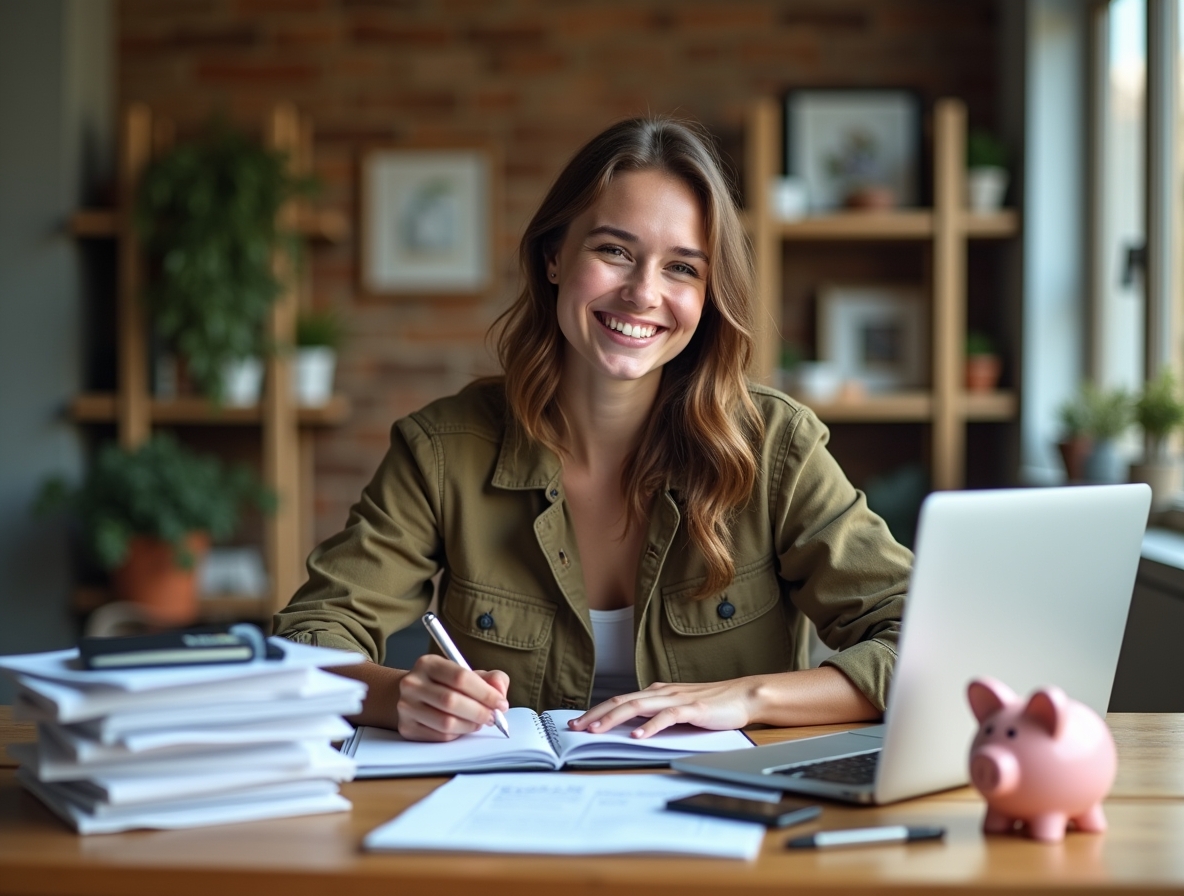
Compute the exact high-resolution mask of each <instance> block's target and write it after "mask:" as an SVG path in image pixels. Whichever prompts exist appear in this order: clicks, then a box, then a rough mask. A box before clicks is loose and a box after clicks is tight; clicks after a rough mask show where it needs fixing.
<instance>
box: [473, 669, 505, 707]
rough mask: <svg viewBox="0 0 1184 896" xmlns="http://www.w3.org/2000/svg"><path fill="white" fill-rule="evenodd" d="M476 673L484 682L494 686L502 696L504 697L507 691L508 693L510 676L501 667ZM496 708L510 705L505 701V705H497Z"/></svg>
mask: <svg viewBox="0 0 1184 896" xmlns="http://www.w3.org/2000/svg"><path fill="white" fill-rule="evenodd" d="M477 674H478V675H480V676H481V677H482V678H483V679H484V680H485V682H486V684H488V685H489V686H490V687H493V688H495V689H496V690H497V692H498V693H499V694H501V695H502V697H505V696H506V695H507V694H508V693H510V676H509V675H507V674H506V673H505V672H503V671H502V670H501V669H495V670H493V671H492V672H478V673H477ZM502 702H503V703H505V702H506V701H505V700H503V701H502ZM497 708H498V709H509V708H510V707H509V704H508V703H506V705H505V706H499V707H497Z"/></svg>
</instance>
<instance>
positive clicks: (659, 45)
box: [119, 0, 997, 539]
mask: <svg viewBox="0 0 1184 896" xmlns="http://www.w3.org/2000/svg"><path fill="white" fill-rule="evenodd" d="M996 30H997V24H996V0H958V2H950V0H802V2H794V0H167V2H161V0H120V13H119V39H120V52H119V62H120V65H119V93H120V98H121V100H123V101H131V100H143V101H146V102H148V103H150V104H151V105H152V106H153V108H154V109H156V110H158V111H159V112H160V113H161V114H164V115H167V116H169V117H171V118H173V119H174V120H175V121H176V122H177V124H178V126H179V128H180V129H181V130H182V131H184V129H186V128H191V127H194V126H196V125H197V124H198V123H200V122H201V121H203V120H204V119H205V118H206V117H207V116H208V115H209V114H210V113H211V112H214V111H219V110H220V111H224V112H227V113H228V114H229V115H230V116H231V117H232V118H233V119H234V120H236V121H238V122H241V123H242V124H244V125H247V124H254V123H256V122H258V121H260V120H261V117H262V116H263V115H264V114H265V112H266V110H267V109H269V108H270V107H271V105H272V104H274V103H275V102H277V101H280V100H293V101H295V102H296V103H297V104H298V105H299V107H300V108H301V109H302V111H304V112H306V113H308V114H309V115H311V117H312V118H313V120H314V122H315V127H316V134H317V141H316V158H315V167H316V172H317V174H318V175H319V177H320V178H321V180H322V181H323V183H324V185H325V190H324V192H323V194H322V202H323V203H324V204H327V205H331V206H334V207H338V208H340V209H342V210H343V211H345V212H347V213H349V214H350V215H351V217H352V216H353V215H354V213H355V208H356V202H357V196H356V187H355V179H356V168H357V160H358V155H359V151H360V149H361V148H362V147H363V146H364V145H366V144H367V143H368V142H371V141H383V140H403V139H414V140H420V141H431V140H434V139H441V140H456V139H462V140H468V139H476V140H482V141H489V142H492V143H493V144H494V145H495V146H497V147H498V148H499V151H500V153H501V154H502V157H503V158H504V160H505V164H504V168H503V171H502V190H501V196H502V202H501V207H500V208H499V209H498V228H499V240H498V257H497V262H498V264H497V270H498V272H499V276H498V278H497V282H496V286H495V287H494V288H493V289H491V290H490V291H489V293H488V294H486V295H483V296H479V297H476V298H473V299H471V300H455V299H454V300H448V301H440V300H437V299H429V298H415V297H408V298H401V299H399V300H392V301H381V302H379V301H375V300H372V299H371V300H361V299H359V298H358V296H357V290H356V285H355V284H356V280H355V266H356V243H355V241H354V240H352V239H351V240H348V241H347V242H346V243H344V244H341V245H337V246H332V247H327V248H318V249H316V250H315V251H314V252H313V253H312V255H311V283H312V303H313V304H314V305H316V306H318V307H332V308H335V309H337V310H338V311H339V312H341V314H342V315H343V317H345V318H346V320H347V324H348V332H349V341H348V343H347V344H346V346H345V348H344V351H343V357H342V360H341V369H340V374H339V386H340V389H341V390H342V391H344V392H346V393H347V394H348V395H349V396H350V397H351V398H352V400H353V402H354V409H355V410H354V414H353V417H352V419H351V420H350V422H349V423H348V424H347V425H345V426H343V427H341V428H339V429H336V430H333V431H330V432H325V433H322V434H320V435H318V437H317V438H318V446H317V500H316V509H317V514H316V536H317V538H318V539H320V538H323V537H325V536H327V535H329V534H330V533H332V532H334V531H336V530H337V529H338V528H339V527H340V525H341V523H342V522H343V520H344V519H345V515H346V512H347V510H348V507H349V504H350V503H351V502H352V501H353V500H354V499H355V497H356V495H357V493H358V490H359V488H360V487H361V486H362V485H363V484H364V483H365V481H366V480H367V478H368V477H369V475H370V474H371V473H372V471H373V469H374V467H375V465H376V464H377V462H378V460H379V459H380V458H381V456H382V453H383V450H384V447H385V445H386V440H387V431H388V429H389V426H390V423H391V422H392V421H393V420H394V419H395V418H396V417H398V416H400V415H402V414H405V413H407V412H408V411H411V410H413V409H414V408H416V407H418V406H420V405H422V404H424V403H425V402H427V401H428V400H430V399H432V398H434V397H436V396H439V395H442V394H447V393H449V392H452V391H455V390H456V389H457V388H459V387H460V386H461V385H463V384H464V383H465V382H467V381H468V379H469V378H470V377H471V376H472V375H473V374H474V373H478V372H488V371H489V370H490V369H491V361H490V359H489V355H488V353H487V351H486V350H485V347H484V344H483V334H484V330H485V328H486V326H487V325H488V323H489V322H491V321H492V320H493V318H494V317H495V316H496V315H497V313H498V312H499V311H500V310H501V309H502V308H504V307H505V305H506V303H507V302H508V301H509V299H510V298H511V297H512V295H513V294H514V292H515V288H516V275H515V265H514V257H513V256H514V247H515V242H516V239H517V235H518V234H519V232H520V230H521V228H522V226H523V225H524V223H525V221H526V220H527V219H528V218H529V216H530V214H531V212H532V211H533V209H534V206H535V204H536V203H537V202H538V201H539V199H541V197H542V194H543V192H544V191H545V190H546V188H547V186H548V185H549V183H550V180H551V179H552V178H553V177H554V175H555V174H556V173H557V171H558V169H559V168H560V167H561V165H562V164H563V162H564V161H565V160H566V158H567V157H568V156H569V155H570V154H571V153H572V152H573V151H574V150H575V149H576V148H577V147H578V146H579V145H580V144H581V143H582V142H583V141H584V140H586V139H587V138H588V137H590V136H591V135H592V134H594V133H596V132H597V131H599V130H600V129H602V128H603V127H604V126H606V125H607V124H609V123H611V122H613V121H615V120H617V119H620V118H622V117H625V116H629V115H634V114H638V113H646V112H663V113H665V112H675V113H678V114H681V115H684V116H688V117H693V118H696V119H698V120H700V121H702V122H703V123H704V124H706V125H707V126H709V127H710V128H711V129H712V130H713V131H714V132H716V133H717V134H719V136H720V139H721V143H722V145H723V146H724V148H725V149H726V150H727V151H729V152H730V153H732V154H733V155H735V156H739V155H740V150H741V147H742V133H741V126H742V121H743V115H744V110H745V106H746V104H747V103H748V102H749V101H750V100H751V99H752V98H753V97H755V96H758V95H762V94H769V95H776V94H780V93H781V92H783V91H785V90H786V89H788V88H790V87H801V86H905V87H910V88H913V89H916V90H917V91H919V92H920V94H921V95H922V97H923V98H925V99H926V100H927V101H931V100H932V99H934V98H936V97H938V96H943V95H957V96H961V97H963V98H964V99H965V100H966V101H967V102H968V104H969V107H970V114H971V119H972V121H981V122H983V123H984V124H988V125H989V124H991V123H993V119H994V113H995V108H994V107H995V91H996V81H997V78H996V65H997V63H996V45H995V42H996Z"/></svg>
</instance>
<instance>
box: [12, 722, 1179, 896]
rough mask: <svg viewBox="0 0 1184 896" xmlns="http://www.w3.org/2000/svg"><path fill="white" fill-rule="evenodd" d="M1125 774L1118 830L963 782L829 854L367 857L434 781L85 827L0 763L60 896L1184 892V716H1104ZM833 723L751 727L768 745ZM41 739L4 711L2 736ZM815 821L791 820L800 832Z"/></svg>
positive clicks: (15, 882) (18, 815) (26, 844)
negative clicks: (251, 810)
mask: <svg viewBox="0 0 1184 896" xmlns="http://www.w3.org/2000/svg"><path fill="white" fill-rule="evenodd" d="M1108 721H1109V722H1110V725H1111V728H1112V730H1113V731H1114V735H1115V740H1116V741H1117V743H1118V752H1119V771H1118V780H1117V781H1116V782H1115V787H1114V791H1113V793H1112V794H1111V796H1110V798H1109V799H1108V800H1107V802H1106V814H1107V817H1108V818H1109V820H1110V831H1109V832H1108V833H1106V834H1104V835H1089V834H1070V835H1069V836H1068V837H1067V838H1066V840H1065V842H1064V843H1062V844H1058V845H1043V844H1038V843H1035V842H1033V841H1030V840H1026V839H1022V838H1018V837H998V836H997V837H984V836H983V835H982V834H981V832H980V830H979V825H980V823H981V821H982V815H983V803H982V801H981V799H980V798H979V797H978V795H977V794H976V793H975V792H974V791H972V790H969V789H965V788H964V789H960V790H952V791H948V792H946V793H942V794H937V795H934V796H930V797H926V798H922V799H916V800H909V801H907V802H903V803H898V804H896V805H893V806H885V807H881V808H848V807H845V806H839V805H836V804H830V803H828V804H826V805H825V808H824V810H823V814H822V818H821V820H820V822H821V825H822V826H824V827H857V826H864V825H877V824H940V825H945V826H946V828H947V829H948V834H947V839H946V841H945V842H944V843H940V844H914V845H911V846H882V847H872V848H865V849H856V850H846V851H843V850H836V851H830V852H795V853H788V852H786V851H785V850H783V849H782V843H783V842H784V840H785V839H786V838H787V836H788V835H787V834H786V833H784V832H782V833H773V834H770V835H769V836H768V837H767V838H766V840H765V844H764V848H763V850H762V852H761V855H760V857H759V858H758V859H757V860H756V861H755V862H751V863H747V862H738V861H726V860H715V859H687V858H670V859H665V858H642V857H607V858H603V857H602V858H552V857H516V856H480V855H471V854H470V855H463V854H457V855H447V856H427V855H404V856H397V855H369V854H363V853H362V852H360V850H359V843H360V842H361V839H362V837H363V835H364V834H365V833H366V832H367V831H369V830H370V829H371V828H373V827H375V826H377V825H378V824H380V823H382V822H384V821H386V820H388V819H389V818H391V817H393V816H394V815H396V814H398V813H399V812H400V811H401V810H402V809H404V808H405V807H406V806H408V805H410V804H411V803H413V802H414V801H416V800H418V799H420V798H421V797H423V796H424V795H425V794H427V793H428V792H430V791H431V790H432V789H433V788H434V787H436V786H437V785H438V784H439V783H440V782H441V780H442V779H440V778H418V779H403V780H386V781H359V782H353V783H351V784H347V785H345V786H344V787H343V790H344V792H345V794H346V796H348V797H349V799H350V800H352V801H353V803H354V809H353V811H352V812H349V813H341V814H337V815H323V816H311V817H307V818H289V819H282V820H277V821H266V822H254V823H249V824H237V825H225V826H220V827H210V828H197V829H194V830H190V831H139V832H134V833H128V834H110V835H102V836H91V837H79V836H76V835H74V834H73V833H71V832H70V831H69V830H68V829H67V828H66V827H65V826H63V825H62V824H61V823H60V822H58V821H57V820H56V818H55V817H54V816H52V815H51V814H50V813H49V812H48V811H47V810H46V809H44V808H43V807H42V806H41V805H40V803H38V802H37V801H36V800H35V799H34V798H33V797H31V796H30V795H28V794H27V793H25V792H23V791H22V790H21V789H20V788H19V787H18V785H17V784H16V782H15V779H14V772H13V770H12V763H11V761H6V762H7V765H6V766H5V767H2V768H0V894H21V896H34V894H38V896H40V894H46V896H49V894H53V896H72V894H79V896H116V894H121V896H159V894H165V893H167V894H170V896H188V894H194V896H197V894H200V896H210V894H216V896H239V894H241V896H260V894H261V893H266V894H277V896H311V894H326V896H328V894H332V896H342V894H343V893H346V892H349V893H358V894H371V893H373V894H380V893H381V894H394V896H420V894H423V896H446V894H463V896H511V894H513V896H521V894H533V893H547V892H553V893H556V894H562V896H579V894H592V893H596V894H601V896H603V894H605V893H611V894H639V896H640V894H645V896H656V894H657V896H661V894H671V896H673V894H679V896H698V894H714V893H720V894H725V893H726V894H748V893H752V894H764V893H769V894H771V893H774V892H776V893H778V894H781V893H784V892H788V891H792V892H793V893H795V894H797V893H826V894H838V893H855V892H863V891H866V890H867V889H869V888H881V889H887V890H896V891H899V892H906V891H913V890H917V889H923V890H924V891H926V892H927V893H933V894H936V893H942V892H954V891H959V892H973V893H1004V892H1006V893H1007V894H1009V896H1014V894H1016V893H1018V892H1020V891H1024V892H1029V891H1035V890H1053V889H1058V890H1062V891H1064V890H1066V889H1069V890H1072V889H1078V888H1087V887H1088V888H1090V889H1091V890H1095V889H1096V890H1112V891H1119V890H1121V891H1122V892H1123V893H1132V892H1140V891H1145V892H1151V891H1155V892H1157V893H1162V892H1164V890H1165V889H1167V890H1178V891H1182V892H1184V715H1140V714H1117V715H1111V716H1110V717H1109V719H1108ZM830 730H835V729H833V728H814V729H799V730H796V731H790V730H765V731H756V732H753V735H754V739H755V740H757V741H758V743H759V742H765V743H767V742H772V741H776V740H785V739H789V738H793V737H802V736H809V735H812V734H818V733H826V732H827V731H830ZM21 739H32V731H31V728H30V726H25V725H21V724H20V723H13V722H11V721H10V719H9V715H8V709H7V708H6V707H0V741H3V742H4V743H12V742H13V741H14V740H21ZM808 830H809V828H805V827H803V828H799V829H795V833H800V832H804V831H808Z"/></svg>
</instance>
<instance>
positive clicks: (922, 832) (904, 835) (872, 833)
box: [785, 824, 946, 849]
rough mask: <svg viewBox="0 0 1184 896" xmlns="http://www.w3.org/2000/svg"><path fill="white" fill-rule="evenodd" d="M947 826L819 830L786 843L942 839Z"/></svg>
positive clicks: (817, 845) (816, 845)
mask: <svg viewBox="0 0 1184 896" xmlns="http://www.w3.org/2000/svg"><path fill="white" fill-rule="evenodd" d="M945 834H946V829H945V828H936V827H905V826H904V825H902V824H900V825H887V826H886V827H882V828H847V829H846V830H835V831H819V832H818V833H816V834H807V835H806V836H805V837H795V838H794V839H792V840H790V841H788V842H787V843H786V844H785V845H786V846H787V847H789V848H790V849H827V848H828V847H832V846H867V845H870V844H872V843H913V842H915V841H917V840H940V839H941V838H942V837H944V836H945Z"/></svg>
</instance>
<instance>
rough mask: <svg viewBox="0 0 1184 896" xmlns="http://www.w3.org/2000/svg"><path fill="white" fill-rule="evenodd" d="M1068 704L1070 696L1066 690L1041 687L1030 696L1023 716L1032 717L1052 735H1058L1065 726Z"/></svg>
mask: <svg viewBox="0 0 1184 896" xmlns="http://www.w3.org/2000/svg"><path fill="white" fill-rule="evenodd" d="M1068 706H1069V698H1068V696H1066V694H1065V692H1064V691H1062V690H1061V689H1060V688H1058V687H1055V686H1050V687H1047V688H1041V689H1040V690H1038V691H1037V692H1036V693H1035V694H1033V695H1032V696H1031V697H1030V698H1029V700H1028V705H1027V706H1025V707H1024V711H1023V713H1022V716H1023V718H1025V719H1031V720H1032V721H1033V722H1035V723H1036V724H1037V725H1039V726H1040V727H1041V728H1043V729H1044V730H1045V731H1047V732H1048V733H1049V735H1051V736H1052V737H1057V736H1058V735H1059V734H1060V733H1061V729H1062V727H1063V726H1064V721H1065V711H1066V710H1067V709H1068Z"/></svg>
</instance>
